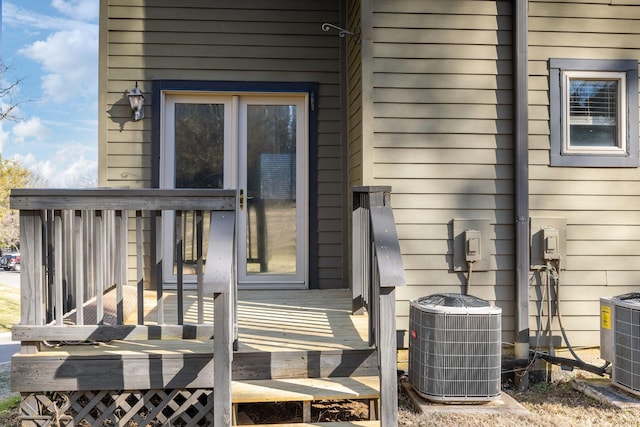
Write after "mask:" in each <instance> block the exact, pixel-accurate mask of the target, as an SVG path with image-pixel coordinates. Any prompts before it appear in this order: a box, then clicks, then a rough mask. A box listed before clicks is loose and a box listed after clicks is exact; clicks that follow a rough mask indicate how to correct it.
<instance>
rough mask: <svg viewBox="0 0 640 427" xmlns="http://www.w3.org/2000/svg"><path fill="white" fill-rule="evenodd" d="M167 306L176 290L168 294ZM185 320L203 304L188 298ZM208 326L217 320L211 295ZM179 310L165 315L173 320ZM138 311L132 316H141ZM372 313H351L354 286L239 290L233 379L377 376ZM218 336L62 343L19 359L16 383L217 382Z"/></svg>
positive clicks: (129, 385) (141, 385)
mask: <svg viewBox="0 0 640 427" xmlns="http://www.w3.org/2000/svg"><path fill="white" fill-rule="evenodd" d="M154 298H155V295H154V294H149V300H148V301H147V302H145V311H146V313H145V323H147V322H148V323H149V324H153V320H154V310H153V307H154V305H155V300H154ZM164 298H165V299H166V300H168V301H167V304H166V306H167V307H171V306H175V304H173V305H172V304H170V303H169V302H170V301H169V300H171V299H172V298H175V292H171V291H166V292H165V296H164ZM184 301H185V323H189V321H190V319H191V318H192V316H193V315H195V314H194V313H196V312H197V311H196V310H195V309H194V305H195V304H196V297H195V294H193V295H191V294H188V295H187V296H186V297H185V300H184ZM204 311H205V323H207V322H212V319H213V308H212V301H211V299H205V310H204ZM172 316H174V317H175V313H171V312H170V311H167V312H165V319H166V321H167V323H171V321H173V320H174V319H172V318H171V317H172ZM135 319H137V314H136V313H135V312H134V313H132V314H131V315H130V316H129V317H128V320H129V321H132V320H133V321H135ZM193 321H195V319H194V320H193ZM367 322H368V320H367V317H366V315H355V316H354V315H352V314H351V293H350V291H348V290H326V291H320V290H314V291H251V292H248V291H247V292H243V291H241V292H239V302H238V339H239V350H238V351H237V352H235V354H234V361H233V379H234V380H238V379H273V378H299V377H332V376H353V375H359V376H367V375H376V374H377V372H376V370H375V369H376V360H375V359H376V357H375V352H374V351H373V349H371V348H370V347H369V344H368V338H367V329H368V326H367ZM212 351H213V344H212V340H178V339H175V340H167V339H162V340H145V341H111V342H109V343H96V344H93V345H92V344H86V343H85V344H78V345H73V344H71V343H61V344H59V345H56V346H54V347H51V348H45V349H43V350H42V351H40V352H38V353H36V354H20V355H16V356H14V358H13V363H12V366H13V373H14V375H13V388H14V389H15V390H18V391H38V390H41V389H42V385H43V384H48V385H49V386H50V387H49V388H50V389H51V391H55V390H96V389H145V388H169V387H186V388H189V387H190V388H194V387H198V388H200V387H204V388H208V387H211V384H212V376H213V364H212Z"/></svg>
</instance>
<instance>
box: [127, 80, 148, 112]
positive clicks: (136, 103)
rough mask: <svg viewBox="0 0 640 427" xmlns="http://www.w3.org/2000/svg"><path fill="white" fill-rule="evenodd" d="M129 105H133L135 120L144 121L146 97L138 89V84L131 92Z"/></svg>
mask: <svg viewBox="0 0 640 427" xmlns="http://www.w3.org/2000/svg"><path fill="white" fill-rule="evenodd" d="M128 96H129V104H131V109H132V110H133V120H134V121H138V120H140V119H144V109H143V108H142V107H143V105H144V95H142V92H141V91H140V89H138V82H136V87H134V88H133V89H131V90H130V91H129V95H128Z"/></svg>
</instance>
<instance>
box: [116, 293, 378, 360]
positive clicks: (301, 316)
mask: <svg viewBox="0 0 640 427" xmlns="http://www.w3.org/2000/svg"><path fill="white" fill-rule="evenodd" d="M147 295H148V298H146V299H145V311H146V312H145V315H144V318H145V324H150V325H152V324H155V320H156V312H155V302H156V295H155V293H153V292H150V293H148V294H147ZM163 298H164V307H165V313H164V315H165V323H168V324H172V323H175V322H176V320H177V304H176V299H177V298H176V293H175V291H165V292H164V295H163ZM238 300H239V301H238V337H239V343H240V349H239V350H240V351H285V350H292V349H298V350H319V351H321V350H336V349H342V350H347V349H362V348H367V347H368V344H367V342H368V338H367V334H368V332H367V331H368V326H367V318H366V316H353V315H351V296H350V293H349V291H347V290H323V291H320V290H317V291H316V290H312V291H240V292H239V293H238ZM204 315H205V317H204V323H211V322H213V320H212V319H213V299H212V298H210V297H205V299H204ZM184 317H185V323H196V322H197V297H196V294H195V291H187V292H186V295H185V297H184ZM136 319H137V313H135V312H133V313H131V314H130V316H129V317H128V318H127V321H126V323H131V324H133V323H135V321H136Z"/></svg>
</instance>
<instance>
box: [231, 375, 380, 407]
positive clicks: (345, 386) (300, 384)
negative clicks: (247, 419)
mask: <svg viewBox="0 0 640 427" xmlns="http://www.w3.org/2000/svg"><path fill="white" fill-rule="evenodd" d="M231 387H232V390H233V402H234V403H259V402H265V401H266V399H268V401H274V402H297V401H311V400H343V399H377V398H378V397H379V396H380V380H379V378H378V377H350V378H339V379H332V380H329V379H326V378H291V379H278V380H255V381H243V382H238V381H234V382H233V384H232V385H231Z"/></svg>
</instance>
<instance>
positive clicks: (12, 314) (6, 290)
mask: <svg viewBox="0 0 640 427" xmlns="http://www.w3.org/2000/svg"><path fill="white" fill-rule="evenodd" d="M19 321H20V290H19V289H16V288H13V287H11V286H8V285H3V284H0V332H9V331H11V327H12V326H13V325H15V324H16V323H18V322H19Z"/></svg>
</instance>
